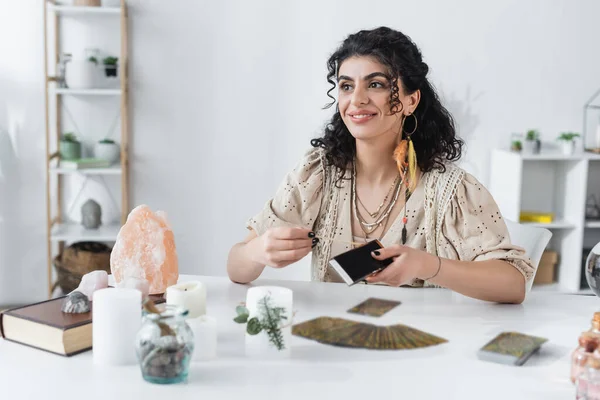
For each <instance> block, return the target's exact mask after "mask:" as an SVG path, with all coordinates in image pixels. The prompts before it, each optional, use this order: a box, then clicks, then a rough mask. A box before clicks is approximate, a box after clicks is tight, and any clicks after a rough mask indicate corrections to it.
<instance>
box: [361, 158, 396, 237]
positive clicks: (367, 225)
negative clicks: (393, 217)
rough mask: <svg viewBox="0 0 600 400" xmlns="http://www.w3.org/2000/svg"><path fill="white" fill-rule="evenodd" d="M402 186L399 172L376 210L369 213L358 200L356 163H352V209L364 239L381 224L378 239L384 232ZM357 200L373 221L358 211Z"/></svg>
mask: <svg viewBox="0 0 600 400" xmlns="http://www.w3.org/2000/svg"><path fill="white" fill-rule="evenodd" d="M402 186H403V180H402V179H401V177H400V174H398V176H397V177H396V179H394V182H393V183H392V186H391V187H390V190H389V191H388V193H387V194H386V196H385V198H384V199H383V201H382V202H381V204H380V205H379V207H377V210H375V212H372V213H371V212H369V210H367V208H366V207H365V205H364V204H363V202H362V201H361V200H360V198H359V197H358V196H357V194H356V164H353V168H352V206H353V209H354V216H355V218H356V219H357V221H358V223H359V225H360V228H361V230H362V231H363V233H364V234H365V241H367V239H368V238H369V235H370V234H371V233H373V232H374V231H375V230H376V229H377V228H379V227H380V226H381V225H383V230H382V231H381V234H380V236H379V239H381V237H382V236H383V234H384V233H385V229H386V226H387V223H388V220H389V218H390V214H391V212H392V210H393V209H394V205H395V204H396V202H397V200H398V197H399V195H400V192H401V191H402V190H401V189H402ZM392 193H393V197H392V198H391V201H389V202H388V198H390V197H391V195H392ZM359 202H360V204H361V206H362V207H363V208H364V209H365V211H367V213H368V214H369V216H370V217H371V218H372V219H374V221H373V222H368V221H367V220H366V219H365V218H364V217H363V215H362V214H361V213H360V210H359V209H358V205H357V204H358V203H359ZM386 203H387V205H386ZM405 208H406V207H405Z"/></svg>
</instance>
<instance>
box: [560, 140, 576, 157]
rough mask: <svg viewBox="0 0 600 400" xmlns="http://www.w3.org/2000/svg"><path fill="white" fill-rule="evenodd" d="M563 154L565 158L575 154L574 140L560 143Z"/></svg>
mask: <svg viewBox="0 0 600 400" xmlns="http://www.w3.org/2000/svg"><path fill="white" fill-rule="evenodd" d="M560 145H561V147H562V152H563V154H564V155H565V156H571V155H573V153H575V141H574V140H561V143H560Z"/></svg>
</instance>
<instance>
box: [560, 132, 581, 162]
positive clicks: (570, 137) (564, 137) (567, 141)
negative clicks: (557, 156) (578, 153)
mask: <svg viewBox="0 0 600 400" xmlns="http://www.w3.org/2000/svg"><path fill="white" fill-rule="evenodd" d="M580 136H581V135H579V133H575V132H562V133H561V134H560V136H559V137H558V140H560V142H561V145H562V152H563V154H564V155H566V156H570V155H573V153H575V138H578V137H580Z"/></svg>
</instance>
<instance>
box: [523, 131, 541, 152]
mask: <svg viewBox="0 0 600 400" xmlns="http://www.w3.org/2000/svg"><path fill="white" fill-rule="evenodd" d="M522 146H523V153H524V154H539V152H540V149H541V142H540V134H539V132H538V131H537V130H535V129H530V130H528V131H527V133H526V134H525V140H524V141H523V143H522Z"/></svg>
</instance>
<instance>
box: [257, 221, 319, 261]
mask: <svg viewBox="0 0 600 400" xmlns="http://www.w3.org/2000/svg"><path fill="white" fill-rule="evenodd" d="M254 241H255V254H256V255H255V261H257V262H259V263H261V264H262V265H268V266H270V267H274V268H283V267H286V266H288V265H290V264H293V263H295V262H296V261H299V260H301V259H302V258H304V257H305V256H306V255H308V253H310V251H311V250H312V248H313V247H314V246H316V244H317V243H318V242H319V239H318V238H316V237H315V234H314V232H312V231H310V230H309V229H304V228H288V227H276V228H270V229H269V230H267V231H266V232H265V233H263V234H262V235H261V236H259V237H257V238H256V239H255V240H254Z"/></svg>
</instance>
